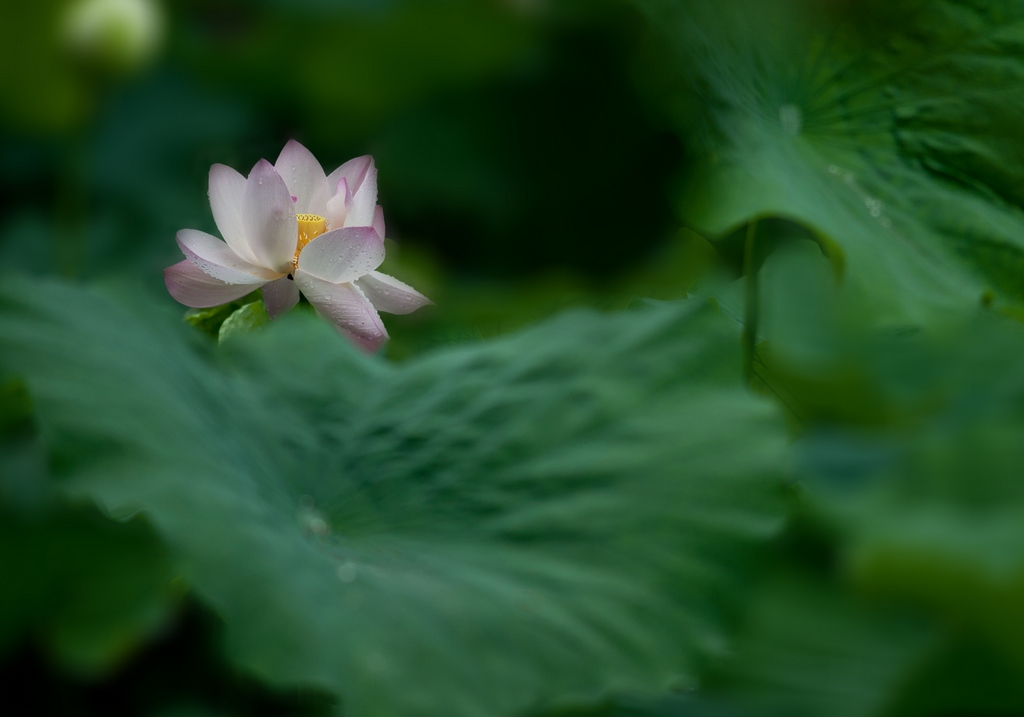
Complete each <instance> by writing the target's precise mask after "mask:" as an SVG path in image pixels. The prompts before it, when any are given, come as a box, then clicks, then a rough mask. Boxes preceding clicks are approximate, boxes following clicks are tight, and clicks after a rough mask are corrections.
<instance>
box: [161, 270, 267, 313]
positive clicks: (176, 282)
mask: <svg viewBox="0 0 1024 717" xmlns="http://www.w3.org/2000/svg"><path fill="white" fill-rule="evenodd" d="M164 284H165V285H166V286H167V291H169V292H170V294H171V296H173V297H174V298H175V299H176V300H177V301H179V302H180V303H182V304H184V305H185V306H191V307H193V308H196V309H205V308H208V307H210V306H220V305H221V304H226V303H228V302H229V301H234V300H235V299H241V298H242V297H243V296H245V295H246V294H248V293H249V292H250V291H252V290H253V289H255V288H256V287H254V286H253V285H251V284H227V283H225V282H223V281H221V280H220V279H215V278H214V277H212V276H210V275H209V274H207V273H206V272H205V271H203V270H202V269H200V268H199V267H198V266H196V265H195V264H193V263H192V262H191V261H189V260H188V259H185V260H184V261H179V262H178V263H177V264H175V265H174V266H169V267H167V268H166V269H164Z"/></svg>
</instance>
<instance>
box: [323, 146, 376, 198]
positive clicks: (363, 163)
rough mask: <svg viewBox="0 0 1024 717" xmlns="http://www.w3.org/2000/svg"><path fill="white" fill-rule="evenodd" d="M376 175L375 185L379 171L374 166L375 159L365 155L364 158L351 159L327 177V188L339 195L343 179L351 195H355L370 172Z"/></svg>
mask: <svg viewBox="0 0 1024 717" xmlns="http://www.w3.org/2000/svg"><path fill="white" fill-rule="evenodd" d="M371 171H372V172H373V174H374V180H373V181H374V183H376V181H377V178H376V174H377V169H376V168H375V167H374V166H373V157H371V156H370V155H368V154H367V155H363V156H362V157H356V158H355V159H350V160H349V161H347V162H345V164H343V165H341V166H340V167H338V168H337V169H335V170H334V171H333V172H331V174H330V176H328V177H327V186H328V187H330V189H331V192H332V193H334V194H337V193H338V184H339V183H340V182H341V180H342V179H344V180H345V182H346V183H347V184H348V191H349V193H350V194H351V193H354V192H355V191H357V190H358V189H359V187H360V186H362V184H363V180H365V179H366V176H367V174H369V173H370V172H371Z"/></svg>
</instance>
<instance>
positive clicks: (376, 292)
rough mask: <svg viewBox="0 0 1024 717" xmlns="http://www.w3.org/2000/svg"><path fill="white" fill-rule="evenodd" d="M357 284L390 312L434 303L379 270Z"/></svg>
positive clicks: (376, 304)
mask: <svg viewBox="0 0 1024 717" xmlns="http://www.w3.org/2000/svg"><path fill="white" fill-rule="evenodd" d="M355 284H356V286H358V287H359V289H360V290H361V291H362V292H363V294H364V295H365V296H366V298H367V299H369V300H370V303H371V304H373V307H374V308H375V309H377V311H386V312H387V313H389V314H411V313H412V312H413V311H415V310H416V309H418V308H420V307H422V306H426V305H427V304H432V303H434V302H433V301H431V300H430V299H428V298H427V297H425V296H424V295H423V294H421V293H420V292H418V291H416V289H414V288H412V287H411V286H409V285H408V284H406V283H404V282H401V281H399V280H398V279H396V278H395V277H393V276H388V275H387V274H381V273H380V272H379V271H371V272H370V273H369V274H367V275H366V276H363V277H361V278H360V279H359V280H358V281H356V282H355ZM264 291H266V289H264Z"/></svg>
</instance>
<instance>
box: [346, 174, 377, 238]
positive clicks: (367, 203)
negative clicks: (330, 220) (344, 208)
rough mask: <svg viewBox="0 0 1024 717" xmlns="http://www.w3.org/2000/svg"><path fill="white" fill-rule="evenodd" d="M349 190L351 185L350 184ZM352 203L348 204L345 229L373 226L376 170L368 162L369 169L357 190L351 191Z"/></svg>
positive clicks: (375, 203)
mask: <svg viewBox="0 0 1024 717" xmlns="http://www.w3.org/2000/svg"><path fill="white" fill-rule="evenodd" d="M349 187H350V188H351V187H352V185H351V184H350V185H349ZM351 191H352V201H350V202H349V203H348V213H347V214H346V215H345V226H346V227H368V226H372V225H373V217H374V214H375V213H376V209H377V168H376V167H374V166H373V160H372V159H371V160H370V168H369V169H368V170H367V171H366V177H365V178H364V179H363V181H362V183H361V184H360V185H359V187H358V189H352V190H351Z"/></svg>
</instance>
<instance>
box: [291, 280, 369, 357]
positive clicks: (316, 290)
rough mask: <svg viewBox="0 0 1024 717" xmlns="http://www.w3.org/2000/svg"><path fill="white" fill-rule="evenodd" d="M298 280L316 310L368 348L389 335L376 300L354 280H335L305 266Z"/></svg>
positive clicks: (364, 347) (297, 282)
mask: <svg viewBox="0 0 1024 717" xmlns="http://www.w3.org/2000/svg"><path fill="white" fill-rule="evenodd" d="M295 283H296V284H298V285H299V289H301V290H302V293H303V294H305V295H306V298H307V299H309V303H311V304H312V305H313V306H314V307H315V308H316V310H317V311H318V312H319V313H320V314H321V315H322V316H325V317H327V319H328V320H329V321H330V322H331V323H332V324H334V326H335V327H337V328H338V329H339V330H340V331H342V332H343V333H345V334H346V335H347V336H348V337H349V338H350V339H352V340H353V341H354V342H355V343H356V344H357V345H358V346H360V347H362V348H363V349H365V350H366V351H376V350H377V349H378V348H380V345H381V344H383V343H384V342H385V341H387V339H388V332H387V329H385V328H384V324H383V322H382V321H381V320H380V315H379V314H378V313H377V311H376V310H375V309H374V308H373V304H371V303H370V302H369V300H368V299H367V298H366V297H365V296H363V293H362V292H361V291H360V290H359V289H358V288H356V287H355V286H354V285H352V284H332V283H330V282H327V281H324V280H322V279H318V278H317V277H315V276H310V275H309V274H307V273H305V272H304V271H302V270H301V269H300V270H299V271H297V272H296V273H295Z"/></svg>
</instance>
